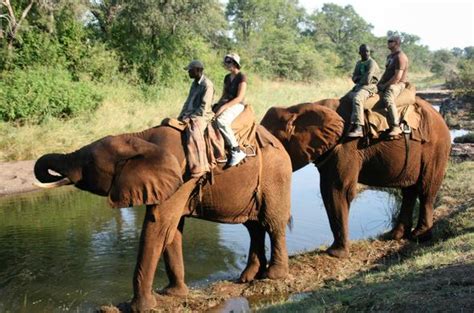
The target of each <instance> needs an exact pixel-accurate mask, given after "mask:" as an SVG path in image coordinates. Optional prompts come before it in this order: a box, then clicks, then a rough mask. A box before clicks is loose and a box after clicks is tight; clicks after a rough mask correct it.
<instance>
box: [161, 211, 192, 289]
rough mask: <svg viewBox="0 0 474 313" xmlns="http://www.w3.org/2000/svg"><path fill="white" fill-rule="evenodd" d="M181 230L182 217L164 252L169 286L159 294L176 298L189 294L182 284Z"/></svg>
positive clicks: (184, 284) (182, 224) (182, 227)
mask: <svg viewBox="0 0 474 313" xmlns="http://www.w3.org/2000/svg"><path fill="white" fill-rule="evenodd" d="M183 229H184V217H182V218H181V220H180V221H179V224H178V229H177V231H176V233H175V235H174V238H173V241H172V242H171V243H170V244H169V245H168V246H166V249H165V251H164V260H165V268H166V274H167V276H168V280H169V284H168V286H166V287H165V288H164V289H163V290H162V292H161V293H163V294H166V295H170V296H176V297H184V296H186V295H187V294H188V292H189V290H188V287H187V286H186V283H185V282H184V262H183V245H182V242H183V239H182V237H183Z"/></svg>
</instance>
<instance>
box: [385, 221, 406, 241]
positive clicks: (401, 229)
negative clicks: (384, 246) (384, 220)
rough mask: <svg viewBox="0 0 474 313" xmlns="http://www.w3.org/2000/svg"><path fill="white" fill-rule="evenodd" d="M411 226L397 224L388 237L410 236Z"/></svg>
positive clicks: (399, 238)
mask: <svg viewBox="0 0 474 313" xmlns="http://www.w3.org/2000/svg"><path fill="white" fill-rule="evenodd" d="M410 230H411V227H406V226H404V225H403V224H398V225H397V226H395V227H394V228H393V229H392V230H391V231H390V233H389V235H390V239H393V240H401V239H404V238H410V236H411V234H410Z"/></svg>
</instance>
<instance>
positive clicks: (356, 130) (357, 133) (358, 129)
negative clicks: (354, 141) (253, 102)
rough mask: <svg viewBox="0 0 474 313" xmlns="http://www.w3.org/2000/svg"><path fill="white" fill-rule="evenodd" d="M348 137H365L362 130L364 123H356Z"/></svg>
mask: <svg viewBox="0 0 474 313" xmlns="http://www.w3.org/2000/svg"><path fill="white" fill-rule="evenodd" d="M347 137H351V138H357V137H364V132H363V131H362V125H359V124H354V125H353V126H352V130H351V131H350V132H349V133H348V134H347Z"/></svg>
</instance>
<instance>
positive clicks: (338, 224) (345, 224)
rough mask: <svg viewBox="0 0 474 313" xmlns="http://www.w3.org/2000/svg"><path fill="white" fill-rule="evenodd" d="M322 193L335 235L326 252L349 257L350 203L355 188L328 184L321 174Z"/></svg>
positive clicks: (339, 256) (340, 256)
mask: <svg viewBox="0 0 474 313" xmlns="http://www.w3.org/2000/svg"><path fill="white" fill-rule="evenodd" d="M354 185H355V183H354ZM321 195H322V198H323V202H324V206H325V207H326V212H327V214H328V219H329V224H330V226H331V231H332V234H333V236H334V242H333V244H332V245H331V246H330V247H329V248H328V249H327V250H326V252H327V253H328V254H329V255H332V256H334V257H338V258H344V257H347V256H348V255H349V203H350V201H351V200H352V199H353V198H354V196H355V188H341V189H339V188H335V187H333V186H331V185H327V184H326V183H325V181H324V178H323V176H321Z"/></svg>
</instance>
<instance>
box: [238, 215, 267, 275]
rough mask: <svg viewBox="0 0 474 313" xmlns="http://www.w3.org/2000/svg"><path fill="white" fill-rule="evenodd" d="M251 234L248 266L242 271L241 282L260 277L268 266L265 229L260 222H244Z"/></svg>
mask: <svg viewBox="0 0 474 313" xmlns="http://www.w3.org/2000/svg"><path fill="white" fill-rule="evenodd" d="M244 225H245V227H246V228H247V230H248V231H249V234H250V248H249V258H248V261H247V267H246V268H245V270H244V271H243V272H242V274H241V275H240V278H239V282H241V283H247V282H250V281H252V280H254V279H255V278H260V277H261V276H262V275H263V273H264V272H265V270H266V268H267V258H266V256H265V229H264V228H263V227H262V225H260V223H259V222H254V221H251V222H247V223H245V224H244Z"/></svg>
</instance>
